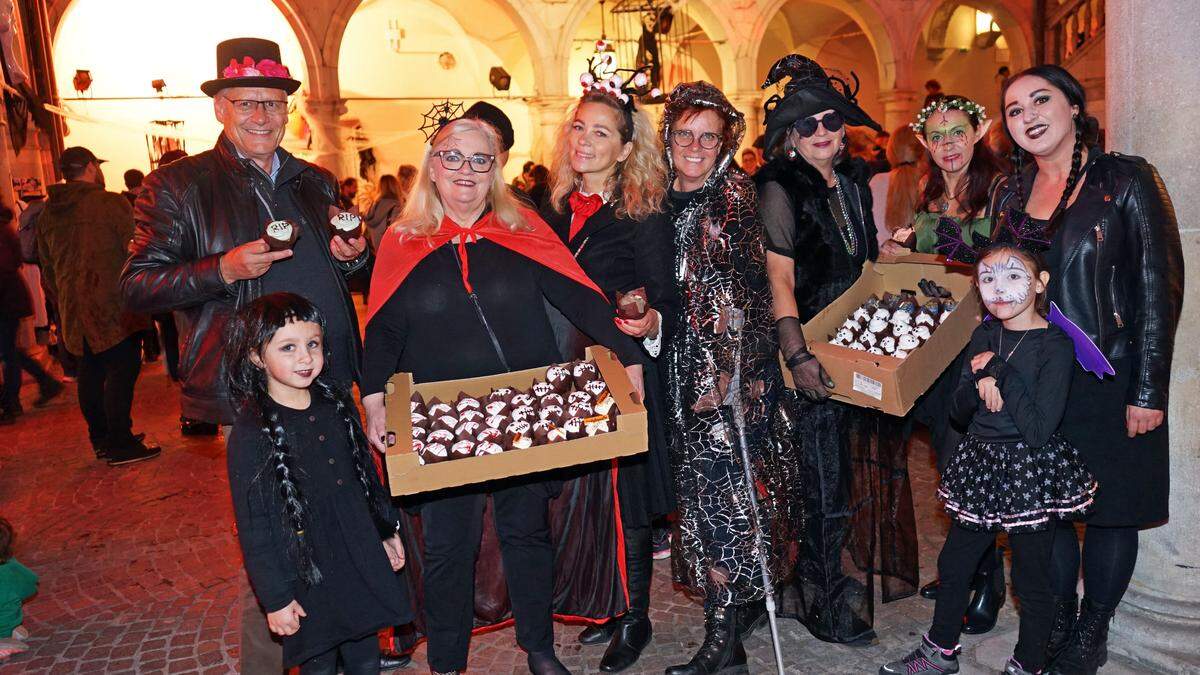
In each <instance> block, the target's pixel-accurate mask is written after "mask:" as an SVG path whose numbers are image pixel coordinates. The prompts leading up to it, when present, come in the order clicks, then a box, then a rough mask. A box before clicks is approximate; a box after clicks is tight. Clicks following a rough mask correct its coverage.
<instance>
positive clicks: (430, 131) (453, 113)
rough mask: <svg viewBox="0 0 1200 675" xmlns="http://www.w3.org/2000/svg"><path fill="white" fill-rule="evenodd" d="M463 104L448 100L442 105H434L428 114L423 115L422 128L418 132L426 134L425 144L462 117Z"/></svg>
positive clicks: (418, 128)
mask: <svg viewBox="0 0 1200 675" xmlns="http://www.w3.org/2000/svg"><path fill="white" fill-rule="evenodd" d="M462 114H463V104H462V103H461V102H457V103H455V102H451V101H450V99H446V100H444V101H442V102H441V103H434V104H433V106H432V107H431V108H430V109H429V111H428V112H423V113H421V120H422V122H421V126H419V127H417V130H418V131H420V132H421V133H423V134H425V142H426V143H428V142H430V141H431V140H433V137H434V136H436V135H437V132H439V131H441V130H442V127H444V126H446V125H447V124H450V123H451V122H453V121H454V120H456V119H458V118H460V117H462Z"/></svg>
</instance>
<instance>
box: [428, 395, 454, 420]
mask: <svg viewBox="0 0 1200 675" xmlns="http://www.w3.org/2000/svg"><path fill="white" fill-rule="evenodd" d="M428 410H429V416H430V417H440V416H442V415H449V414H451V413H453V412H454V408H452V407H450V404H448V403H442V402H441V401H439V400H438V399H436V398H431V399H429V408H428Z"/></svg>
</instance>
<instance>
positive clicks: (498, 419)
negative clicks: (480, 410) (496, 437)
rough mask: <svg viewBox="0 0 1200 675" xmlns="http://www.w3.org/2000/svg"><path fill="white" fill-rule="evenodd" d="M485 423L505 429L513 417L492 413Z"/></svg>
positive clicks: (491, 426)
mask: <svg viewBox="0 0 1200 675" xmlns="http://www.w3.org/2000/svg"><path fill="white" fill-rule="evenodd" d="M483 423H484V424H485V425H486V426H488V427H489V428H491V429H503V428H504V427H507V426H508V425H509V424H511V423H512V418H511V417H509V416H508V415H492V416H490V417H488V418H487V419H485V420H484V421H483Z"/></svg>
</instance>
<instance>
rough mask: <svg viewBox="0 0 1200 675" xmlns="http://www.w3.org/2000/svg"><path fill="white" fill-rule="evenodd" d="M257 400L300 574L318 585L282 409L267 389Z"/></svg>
mask: <svg viewBox="0 0 1200 675" xmlns="http://www.w3.org/2000/svg"><path fill="white" fill-rule="evenodd" d="M256 403H257V404H258V408H259V412H260V415H261V419H262V433H263V436H264V437H266V439H267V442H268V444H269V448H270V457H269V460H268V463H269V465H270V467H271V468H272V469H273V471H274V474H275V483H276V488H277V490H278V494H279V498H280V503H281V505H282V507H283V514H282V515H283V517H284V525H285V527H287V528H288V529H290V530H291V532H292V534H293V535H294V536H293V537H291V543H292V546H291V548H292V554H293V556H294V558H295V561H296V566H297V568H298V569H299V572H300V577H301V578H302V579H303V580H304V582H305V583H307V584H308V585H309V586H315V585H316V584H319V583H321V579H322V576H321V570H320V569H318V568H317V564H316V561H315V560H314V558H313V552H312V546H311V545H310V544H309V542H308V538H307V536H306V534H305V527H306V518H307V514H306V508H305V503H304V498H303V496H302V495H301V494H300V487H299V486H298V485H297V484H296V478H295V471H294V468H293V466H292V455H291V453H290V452H289V451H288V446H287V433H286V431H285V430H284V428H283V424H282V423H281V422H280V421H279V411H278V410H277V409H276V408H275V405H274V404H273V402H272V401H271V399H270V397H269V396H268V395H267V392H266V390H265V389H264V390H261V391H260V392H259V393H258V395H257V396H256Z"/></svg>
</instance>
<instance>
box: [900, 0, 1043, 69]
mask: <svg viewBox="0 0 1200 675" xmlns="http://www.w3.org/2000/svg"><path fill="white" fill-rule="evenodd" d="M1010 4H1012V3H1011V2H1010V1H1009V0H940V1H939V2H933V3H931V4H930V5H929V7H927V8H926V10H925V12H924V13H923V14H922V15H921V20H920V22H919V23H918V25H919V26H920V30H918V32H917V33H916V34H915V35H914V37H916V38H918V39H919V38H920V36H921V35H922V34H925V35H926V43H927V44H932V43H938V44H940V43H941V38H944V36H945V34H946V28H947V24H948V22H949V19H950V15H951V14H952V13H953V12H954V10H955V9H956V8H957V7H958V6H959V5H966V6H968V7H972V8H975V9H978V10H980V11H983V12H987V13H988V14H991V15H992V18H993V19H994V20H995V21H996V25H997V26H999V27H1000V31H1001V32H1002V33H1004V38H1005V40H1007V41H1008V49H1009V52H1010V53H1011V54H1012V56H1013V57H1014V58H1013V62H1012V66H1011V68H1012V70H1013V72H1017V71H1019V70H1023V69H1024V68H1027V67H1029V66H1031V65H1033V62H1034V54H1033V26H1032V22H1031V21H1029V20H1026V21H1021V20H1020V19H1019V18H1018V16H1023V15H1024V14H1025V11H1024V10H1022V9H1021V8H1019V7H1018V8H1016V9H1015V10H1014V9H1013V8H1012V7H1009V5H1010ZM926 26H928V27H929V30H928V31H926V30H925V27H926ZM908 47H909V57H910V58H911V57H914V56H915V55H916V49H917V42H916V40H914V41H913V42H912V43H911V44H909V45H908Z"/></svg>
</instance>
